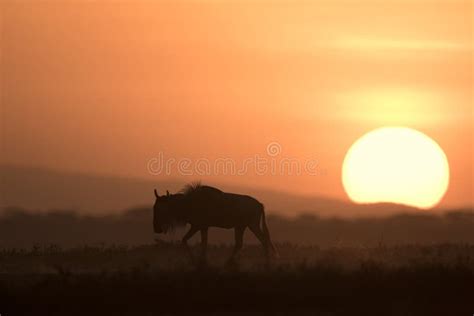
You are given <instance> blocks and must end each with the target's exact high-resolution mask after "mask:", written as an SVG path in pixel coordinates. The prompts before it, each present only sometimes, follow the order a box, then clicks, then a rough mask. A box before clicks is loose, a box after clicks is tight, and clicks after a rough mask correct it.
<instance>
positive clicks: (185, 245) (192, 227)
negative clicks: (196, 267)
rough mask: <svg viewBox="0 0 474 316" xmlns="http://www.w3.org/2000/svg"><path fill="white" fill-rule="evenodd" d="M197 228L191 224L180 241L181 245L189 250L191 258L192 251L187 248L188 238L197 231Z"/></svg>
mask: <svg viewBox="0 0 474 316" xmlns="http://www.w3.org/2000/svg"><path fill="white" fill-rule="evenodd" d="M198 230H199V229H198V228H196V227H194V226H191V228H190V229H189V231H188V232H187V233H186V235H184V237H183V239H182V240H181V243H182V244H183V246H184V247H185V248H186V250H187V251H188V252H189V254H190V255H191V258H192V257H193V253H192V252H191V249H190V248H189V246H188V240H189V239H190V238H191V237H193V236H194V234H195V233H196V232H197V231H198Z"/></svg>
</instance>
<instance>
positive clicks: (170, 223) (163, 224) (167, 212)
mask: <svg viewBox="0 0 474 316" xmlns="http://www.w3.org/2000/svg"><path fill="white" fill-rule="evenodd" d="M160 199H161V201H160V204H161V207H162V208H163V209H164V211H163V212H159V211H158V212H155V216H158V221H159V226H160V228H161V229H162V230H163V233H169V232H174V231H175V230H176V228H179V227H184V226H186V221H185V220H184V219H182V218H181V216H180V215H181V209H182V207H183V205H182V204H183V202H184V201H183V196H182V194H174V195H169V196H164V197H162V198H160Z"/></svg>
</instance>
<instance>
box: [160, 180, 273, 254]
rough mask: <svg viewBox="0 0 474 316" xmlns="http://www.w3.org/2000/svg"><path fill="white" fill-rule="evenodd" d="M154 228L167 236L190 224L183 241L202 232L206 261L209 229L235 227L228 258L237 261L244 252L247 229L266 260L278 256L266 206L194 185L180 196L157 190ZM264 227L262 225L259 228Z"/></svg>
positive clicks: (185, 188)
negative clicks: (260, 247)
mask: <svg viewBox="0 0 474 316" xmlns="http://www.w3.org/2000/svg"><path fill="white" fill-rule="evenodd" d="M155 197H156V200H155V205H154V208H153V211H154V212H153V228H154V231H155V232H156V233H167V232H168V231H169V230H172V229H173V228H174V227H176V226H185V225H186V224H190V225H191V227H190V229H189V231H188V232H187V233H186V234H185V235H184V237H183V239H182V243H183V245H184V246H185V247H186V248H187V241H188V240H189V239H190V238H191V237H192V236H193V235H194V234H195V233H196V232H198V231H201V246H202V259H203V260H205V258H206V250H207V233H208V229H209V227H221V228H234V230H235V247H234V250H233V252H232V255H231V257H230V259H229V261H230V262H233V261H234V260H235V257H236V256H237V255H238V253H239V251H240V250H241V249H242V244H243V236H244V231H245V229H246V228H247V227H248V228H249V229H250V230H251V231H252V232H253V233H254V234H255V236H256V237H257V239H258V240H259V241H260V242H261V243H262V246H263V248H264V251H265V256H266V258H267V260H268V259H269V258H270V256H271V255H273V256H278V254H277V252H276V249H275V247H274V246H273V243H272V241H271V239H270V232H269V231H268V227H267V223H266V221H265V211H264V207H263V204H262V203H260V202H259V201H257V200H256V199H255V198H253V197H251V196H248V195H240V194H234V193H227V192H222V191H221V190H219V189H216V188H213V187H210V186H205V185H201V184H200V183H191V184H188V185H186V186H185V187H184V188H183V189H182V190H181V191H180V192H179V193H177V194H169V192H168V191H166V195H162V196H159V194H158V192H157V190H155ZM260 224H261V226H260Z"/></svg>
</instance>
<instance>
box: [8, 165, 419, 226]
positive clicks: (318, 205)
mask: <svg viewBox="0 0 474 316" xmlns="http://www.w3.org/2000/svg"><path fill="white" fill-rule="evenodd" d="M0 175H1V177H0V208H5V207H20V208H25V209H33V210H36V211H46V210H73V211H77V212H79V213H82V214H116V213H119V212H121V211H124V210H126V209H128V208H130V207H135V206H142V207H147V206H150V207H151V205H152V203H153V189H154V188H159V189H160V190H161V191H162V192H164V191H165V190H170V192H176V191H178V190H179V189H180V188H181V187H182V186H183V185H184V184H185V183H184V182H182V181H181V182H179V181H176V180H170V181H152V180H146V179H134V178H121V177H113V176H101V175H92V174H83V173H73V172H63V171H55V170H50V169H42V168H31V167H18V166H5V165H3V166H0ZM192 180H197V179H191V178H190V181H192ZM211 185H212V184H211ZM217 186H218V187H219V188H221V189H222V190H224V191H231V192H236V193H242V194H249V195H252V196H255V197H256V198H258V199H259V200H260V201H262V203H264V204H265V207H266V209H267V210H268V212H269V213H274V214H280V215H287V216H288V215H298V214H318V215H320V216H337V217H354V216H385V215H391V214H396V213H417V212H419V210H417V209H415V208H410V207H406V206H403V205H396V204H373V205H355V204H352V203H349V202H345V201H340V200H335V199H330V198H324V197H313V196H299V195H295V194H289V193H284V192H278V191H272V190H262V189H253V188H249V187H238V186H230V185H217Z"/></svg>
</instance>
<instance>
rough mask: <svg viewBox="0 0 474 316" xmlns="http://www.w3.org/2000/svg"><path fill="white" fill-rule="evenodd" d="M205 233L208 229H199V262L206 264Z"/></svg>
mask: <svg viewBox="0 0 474 316" xmlns="http://www.w3.org/2000/svg"><path fill="white" fill-rule="evenodd" d="M207 231H208V227H205V228H202V229H201V260H202V261H203V262H206V255H207Z"/></svg>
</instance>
